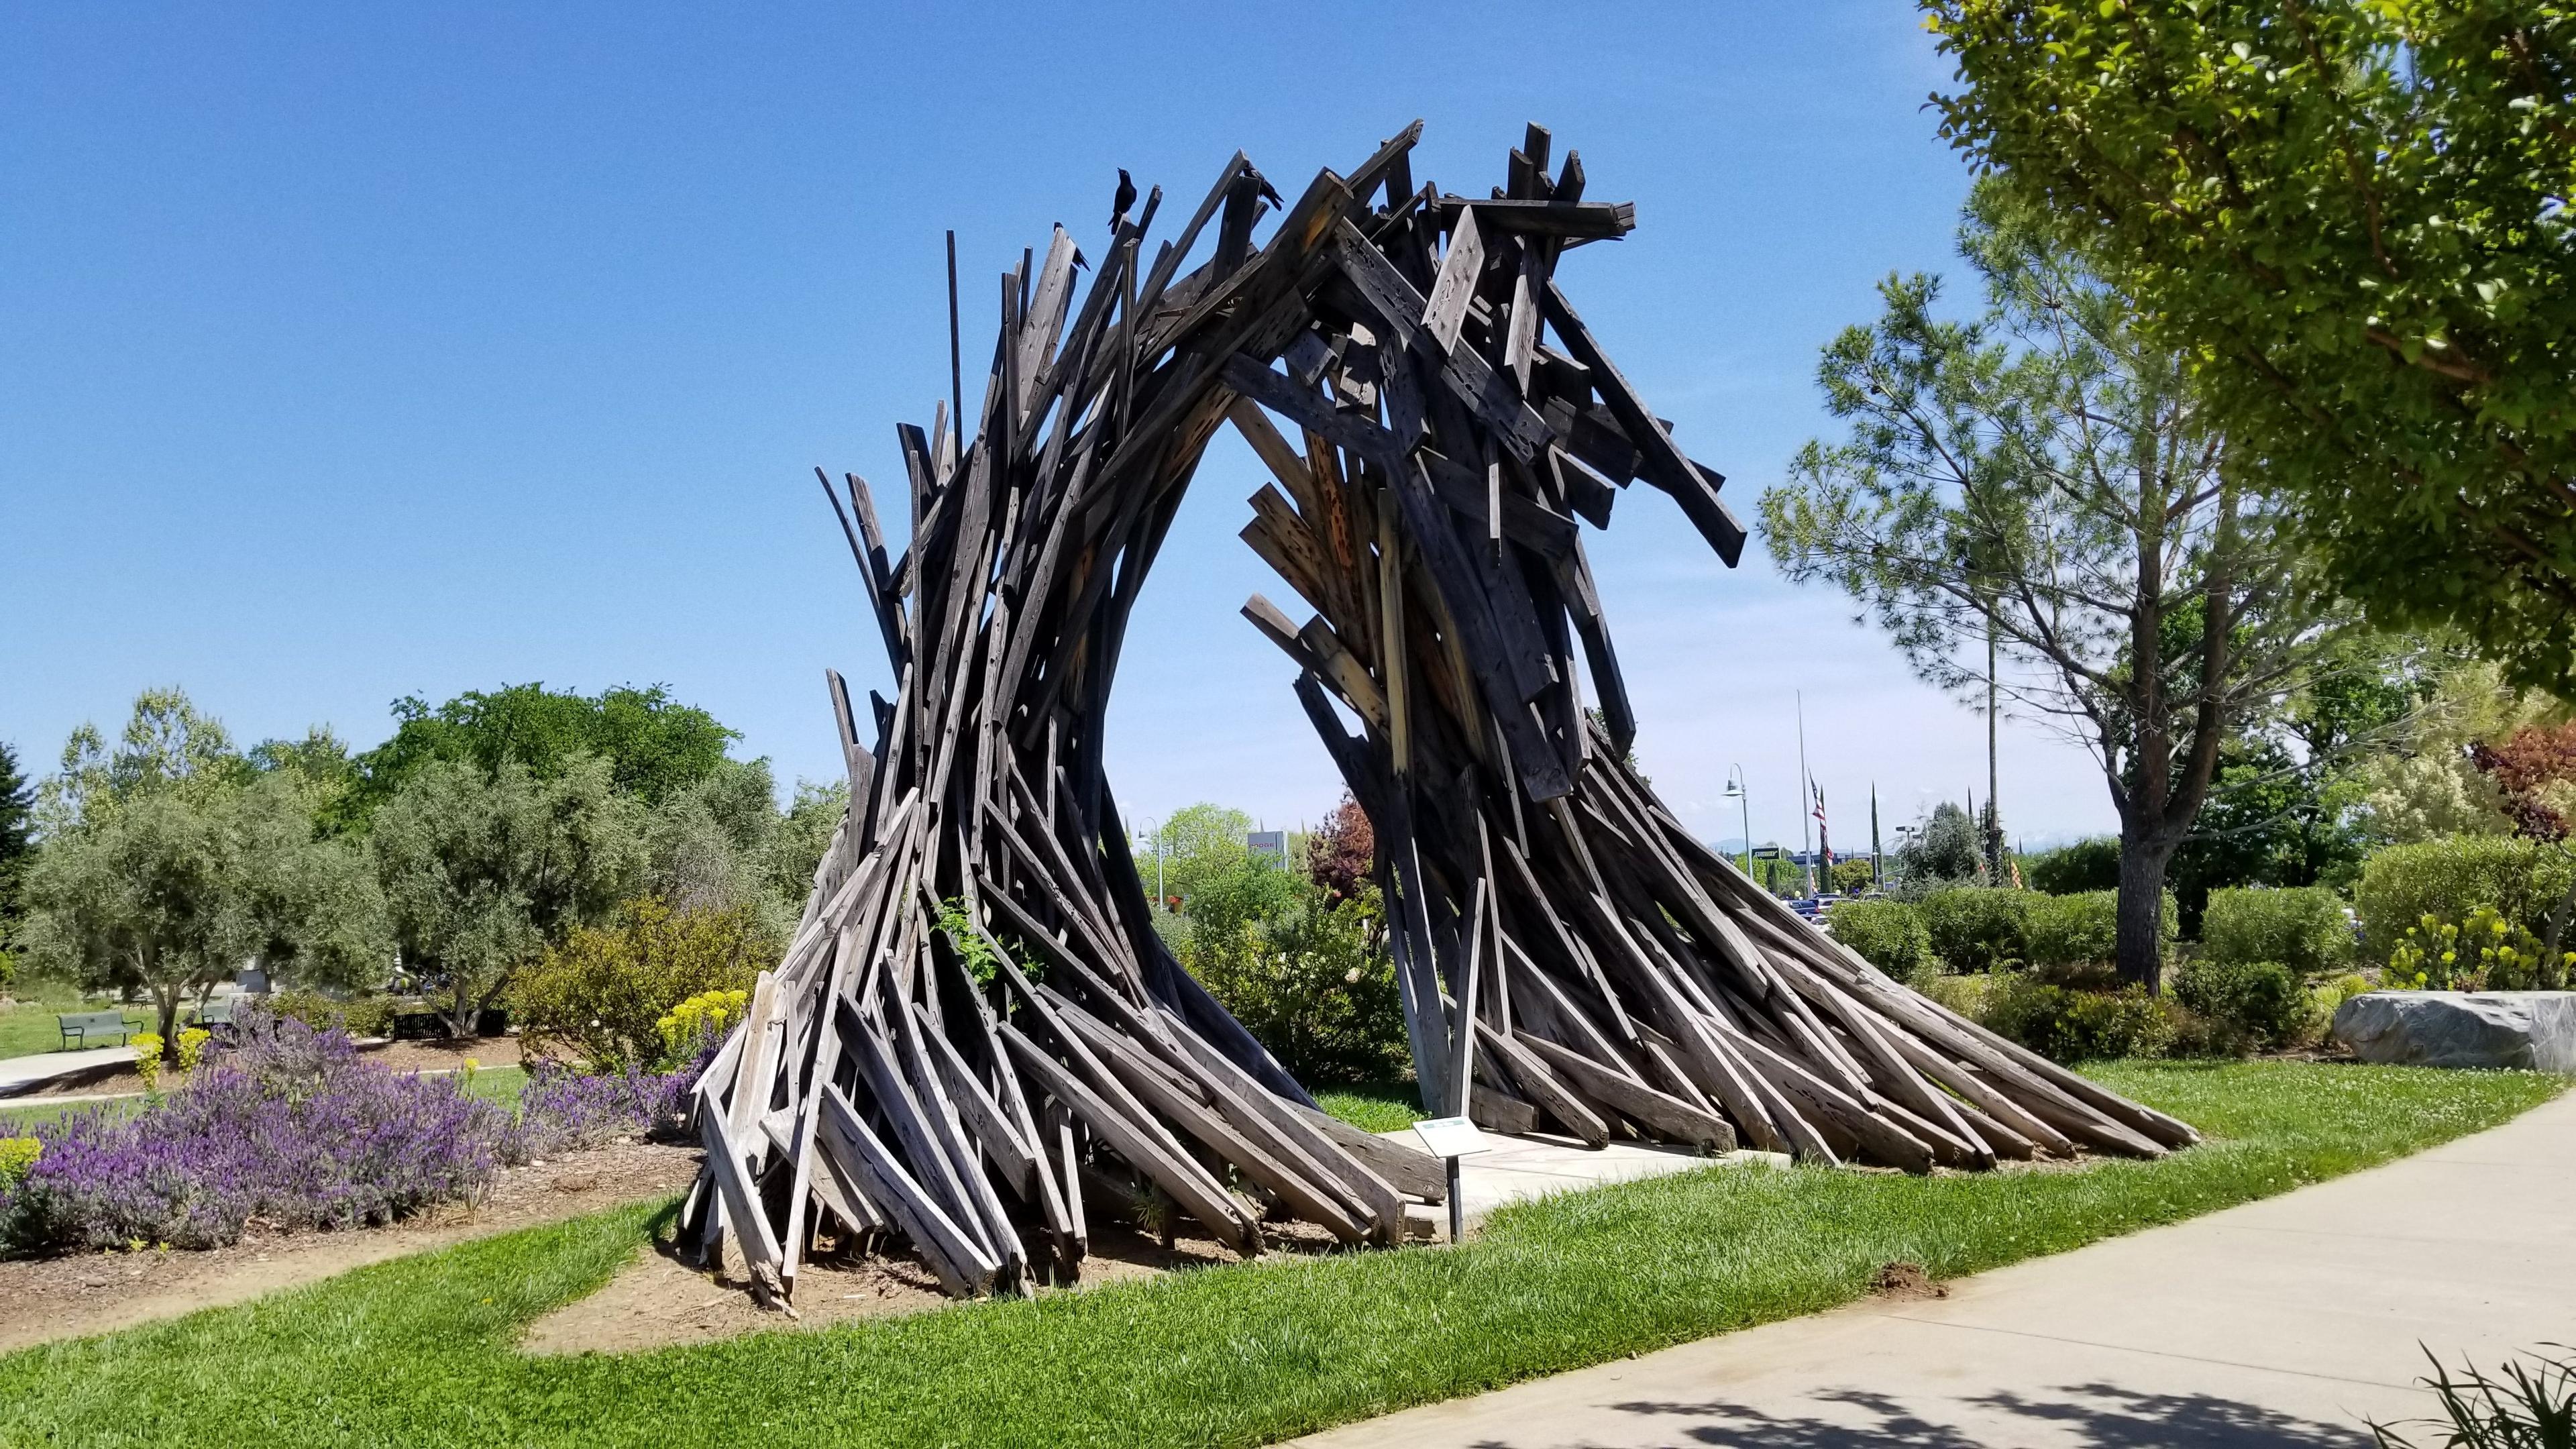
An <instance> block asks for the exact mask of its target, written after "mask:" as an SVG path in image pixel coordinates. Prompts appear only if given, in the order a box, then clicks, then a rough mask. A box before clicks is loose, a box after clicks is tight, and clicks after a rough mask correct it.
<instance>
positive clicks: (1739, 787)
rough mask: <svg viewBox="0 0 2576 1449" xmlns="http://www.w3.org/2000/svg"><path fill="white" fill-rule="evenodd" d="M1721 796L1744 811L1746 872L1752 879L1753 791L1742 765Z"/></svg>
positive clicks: (1729, 778) (1736, 768) (1728, 780)
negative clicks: (1745, 777) (1746, 785)
mask: <svg viewBox="0 0 2576 1449" xmlns="http://www.w3.org/2000/svg"><path fill="white" fill-rule="evenodd" d="M1721 798H1723V799H1728V800H1732V801H1734V802H1735V803H1736V806H1737V808H1738V809H1740V810H1741V811H1742V812H1743V820H1744V874H1745V877H1746V878H1747V879H1751V878H1752V875H1753V792H1752V791H1751V790H1749V789H1747V788H1745V780H1744V767H1743V766H1742V765H1738V766H1736V767H1735V773H1734V774H1733V775H1731V776H1729V777H1728V779H1727V782H1726V791H1725V794H1724V795H1723V796H1722V797H1721Z"/></svg>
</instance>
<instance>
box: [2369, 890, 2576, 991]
mask: <svg viewBox="0 0 2576 1449" xmlns="http://www.w3.org/2000/svg"><path fill="white" fill-rule="evenodd" d="M2561 958H2562V959H2561V960H2560V961H2559V963H2558V966H2559V969H2558V970H2557V971H2554V972H2553V971H2548V970H2545V969H2544V967H2545V965H2546V963H2545V962H2544V961H2543V959H2542V947H2541V942H2540V938H2539V937H2537V936H2535V935H2533V934H2532V933H2531V931H2530V930H2529V929H2527V928H2526V927H2524V926H2522V925H2519V924H2517V923H2515V922H2513V921H2509V920H2507V919H2505V918H2504V916H2503V915H2502V914H2500V913H2499V912H2498V911H2497V910H2496V909H2495V908H2494V907H2493V906H2479V907H2478V908H2477V909H2475V910H2473V911H2471V912H2469V914H2468V918H2467V919H2466V920H2462V921H2446V920H2444V919H2442V918H2441V917H2440V916H2437V915H2433V914H2430V913H2427V914H2426V915H2424V916H2422V917H2420V918H2418V919H2417V920H2416V922H2415V924H2414V925H2411V926H2409V927H2407V928H2406V934H2405V935H2404V936H2403V937H2401V938H2400V939H2399V940H2398V942H2397V944H2396V946H2395V947H2394V948H2393V949H2392V950H2391V951H2390V952H2389V953H2388V984H2389V985H2391V986H2393V987H2396V988H2398V989H2399V990H2403V991H2527V990H2530V989H2531V988H2532V987H2534V986H2537V985H2540V984H2542V981H2543V979H2544V978H2547V977H2556V978H2558V979H2562V980H2563V979H2564V978H2565V974H2566V972H2567V970H2568V968H2570V967H2576V951H2568V952H2562V953H2561Z"/></svg>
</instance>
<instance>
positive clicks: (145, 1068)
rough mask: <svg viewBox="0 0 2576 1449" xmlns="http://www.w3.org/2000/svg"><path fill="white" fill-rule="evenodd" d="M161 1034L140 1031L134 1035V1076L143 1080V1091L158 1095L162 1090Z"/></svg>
mask: <svg viewBox="0 0 2576 1449" xmlns="http://www.w3.org/2000/svg"><path fill="white" fill-rule="evenodd" d="M162 1045H163V1043H162V1041H161V1033H159V1032H157V1031H139V1032H136V1033H135V1034H134V1075H136V1076H138V1077H141V1078H142V1079H143V1090H144V1091H146V1092H150V1093H155V1094H158V1093H159V1092H160V1090H161V1048H162Z"/></svg>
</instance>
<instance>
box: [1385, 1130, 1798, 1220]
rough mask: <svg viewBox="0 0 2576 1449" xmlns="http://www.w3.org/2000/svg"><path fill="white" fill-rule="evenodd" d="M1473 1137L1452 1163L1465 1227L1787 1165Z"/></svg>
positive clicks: (1407, 1133) (1755, 1155)
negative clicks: (1705, 1173)
mask: <svg viewBox="0 0 2576 1449" xmlns="http://www.w3.org/2000/svg"><path fill="white" fill-rule="evenodd" d="M1381 1135H1382V1136H1385V1137H1388V1138H1391V1139H1393V1140H1394V1141H1397V1142H1400V1143H1402V1144H1404V1145H1405V1146H1407V1147H1412V1148H1417V1149H1418V1148H1420V1147H1421V1146H1422V1139H1420V1138H1419V1137H1416V1136H1415V1135H1414V1134H1413V1132H1412V1130H1411V1129H1410V1128H1407V1129H1404V1130H1401V1131H1395V1132H1387V1133H1383V1134H1381ZM1476 1137H1477V1139H1478V1140H1479V1141H1481V1142H1483V1143H1484V1145H1485V1150H1484V1151H1482V1152H1478V1153H1474V1154H1471V1155H1469V1156H1466V1157H1461V1158H1459V1159H1458V1187H1459V1193H1458V1199H1459V1202H1460V1203H1461V1204H1462V1205H1463V1206H1464V1209H1465V1215H1466V1218H1467V1221H1469V1222H1470V1223H1477V1222H1482V1221H1484V1219H1485V1215H1486V1214H1487V1213H1490V1212H1492V1211H1493V1210H1494V1209H1496V1208H1498V1207H1503V1206H1506V1205H1508V1204H1510V1203H1516V1202H1526V1201H1528V1200H1530V1199H1532V1198H1541V1197H1547V1196H1550V1195H1552V1194H1555V1193H1560V1192H1574V1191H1577V1190H1580V1189H1582V1188H1587V1187H1600V1186H1602V1185H1604V1184H1606V1183H1613V1182H1634V1181H1636V1180H1637V1179H1639V1178H1645V1177H1662V1176H1663V1175H1665V1174H1666V1173H1671V1172H1689V1171H1691V1170H1692V1169H1694V1168H1701V1167H1716V1166H1719V1165H1722V1164H1723V1165H1736V1166H1750V1167H1767V1166H1783V1167H1785V1166H1787V1165H1788V1161H1789V1159H1788V1158H1786V1157H1784V1156H1781V1155H1780V1154H1778V1153H1773V1152H1728V1153H1723V1154H1720V1155H1717V1156H1714V1157H1712V1156H1710V1155H1708V1154H1706V1153H1702V1152H1696V1151H1693V1150H1691V1149H1689V1148H1685V1147H1664V1146H1658V1145H1656V1144H1654V1143H1651V1142H1613V1143H1611V1144H1610V1145H1609V1146H1607V1147H1586V1146H1584V1145H1583V1144H1582V1143H1580V1142H1577V1141H1575V1140H1574V1139H1573V1138H1571V1137H1550V1136H1544V1135H1537V1134H1533V1135H1531V1136H1527V1137H1506V1136H1504V1135H1502V1134H1501V1133H1498V1132H1486V1131H1481V1130H1479V1131H1478V1132H1477V1133H1476ZM1447 1212H1448V1210H1447V1209H1446V1208H1434V1209H1432V1210H1431V1216H1433V1217H1435V1218H1438V1219H1440V1220H1441V1222H1442V1223H1443V1224H1445V1223H1446V1222H1447V1221H1448V1216H1447Z"/></svg>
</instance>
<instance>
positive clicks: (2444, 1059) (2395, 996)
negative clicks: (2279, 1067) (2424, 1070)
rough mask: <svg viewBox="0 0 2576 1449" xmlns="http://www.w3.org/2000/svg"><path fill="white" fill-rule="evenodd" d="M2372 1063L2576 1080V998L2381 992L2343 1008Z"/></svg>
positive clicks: (2347, 1029) (2353, 1043)
mask: <svg viewBox="0 0 2576 1449" xmlns="http://www.w3.org/2000/svg"><path fill="white" fill-rule="evenodd" d="M2334 1035H2335V1040H2337V1041H2339V1042H2342V1043H2343V1044H2344V1045H2345V1046H2346V1047H2349V1048H2350V1049H2351V1050H2352V1054H2353V1055H2354V1056H2356V1057H2359V1058H2361V1059H2362V1060H2363V1061H2365V1062H2393V1063H2397V1064H2400V1065H2404V1066H2418V1067H2523V1068H2527V1069H2529V1070H2533V1071H2542V1072H2565V1073H2568V1074H2570V1075H2576V991H2476V992H2466V991H2373V992H2369V993H2367V994H2364V995H2361V996H2356V997H2353V998H2352V999H2351V1000H2349V1001H2346V1002H2345V1003H2344V1004H2343V1005H2342V1006H2340V1007H2338V1008H2336V1010H2335V1015H2334Z"/></svg>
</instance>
